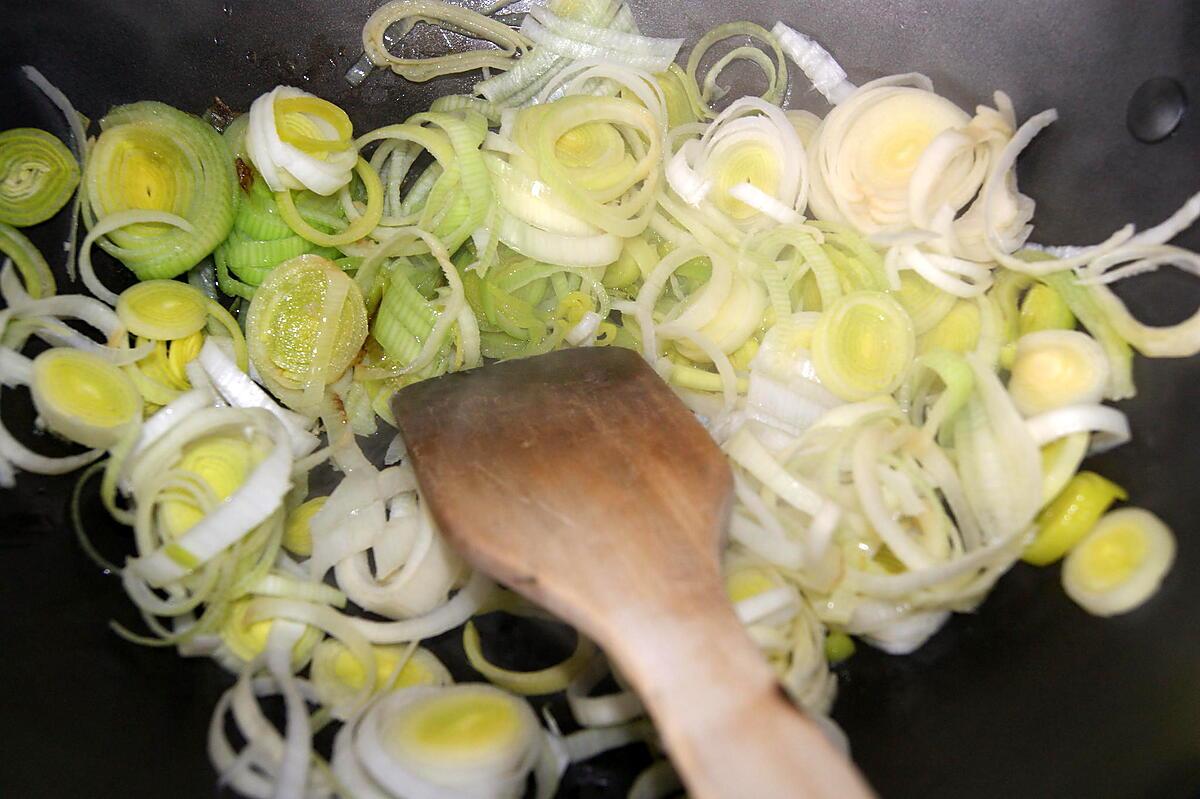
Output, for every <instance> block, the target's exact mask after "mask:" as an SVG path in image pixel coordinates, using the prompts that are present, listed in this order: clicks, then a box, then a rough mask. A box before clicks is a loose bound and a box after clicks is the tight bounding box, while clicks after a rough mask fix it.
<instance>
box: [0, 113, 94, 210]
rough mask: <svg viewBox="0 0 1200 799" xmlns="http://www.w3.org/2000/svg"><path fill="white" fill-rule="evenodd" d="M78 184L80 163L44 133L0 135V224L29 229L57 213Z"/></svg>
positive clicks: (18, 130) (15, 130)
mask: <svg viewBox="0 0 1200 799" xmlns="http://www.w3.org/2000/svg"><path fill="white" fill-rule="evenodd" d="M78 185H79V164H78V163H77V162H76V161H75V156H74V155H72V154H71V151H70V150H68V149H67V146H66V145H65V144H63V143H62V142H61V141H59V140H58V139H57V138H55V137H54V136H52V135H50V134H49V133H47V132H46V131H44V130H39V129H37V128H13V129H12V130H6V131H4V132H3V133H0V222H3V223H4V224H6V225H15V226H16V227H29V226H30V225H36V224H38V223H39V222H45V221H46V220H47V219H49V218H50V217H52V216H54V215H55V214H56V213H58V212H59V210H60V209H62V207H63V206H64V205H66V204H67V201H68V200H70V199H71V195H72V194H74V193H75V187H76V186H78Z"/></svg>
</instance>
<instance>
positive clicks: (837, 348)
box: [812, 291, 916, 402]
mask: <svg viewBox="0 0 1200 799" xmlns="http://www.w3.org/2000/svg"><path fill="white" fill-rule="evenodd" d="M915 350H916V337H915V336H914V334H913V326H912V320H911V319H909V317H908V314H907V313H906V312H905V311H904V308H903V307H901V305H900V303H898V302H896V300H894V299H892V298H891V297H890V296H888V295H887V294H883V293H881V292H875V291H859V292H854V293H851V294H847V295H846V296H844V297H842V298H841V299H839V300H838V301H837V302H835V303H833V305H832V306H831V307H830V308H829V309H828V310H826V311H825V312H824V313H823V314H822V315H821V320H820V321H819V322H818V323H817V327H816V329H815V330H814V331H813V346H812V353H813V364H814V365H815V366H816V370H817V376H818V377H820V379H821V384H822V385H823V386H825V388H827V389H829V390H830V391H832V392H833V393H834V394H836V395H837V396H839V397H841V398H842V399H844V400H846V401H848V402H857V401H859V400H864V399H869V398H870V397H874V396H878V395H880V394H891V393H892V392H893V391H895V390H896V389H897V388H899V387H900V384H901V383H903V382H904V378H905V376H906V375H907V373H908V369H909V367H910V366H911V364H912V361H913V356H914V354H915Z"/></svg>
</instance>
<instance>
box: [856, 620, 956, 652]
mask: <svg viewBox="0 0 1200 799" xmlns="http://www.w3.org/2000/svg"><path fill="white" fill-rule="evenodd" d="M949 618H950V614H949V613H948V612H947V611H944V610H938V611H924V612H921V611H908V612H905V613H902V614H897V615H896V617H895V618H893V619H891V620H890V621H889V622H888V623H887V624H886V625H879V626H877V627H873V628H870V631H869V632H868V631H867V629H863V625H862V624H861V623H858V622H856V623H854V624H852V625H851V628H850V629H853V630H854V631H855V632H856V634H857V635H859V637H861V638H862V639H863V640H864V641H866V642H867V643H869V644H870V645H871V646H873V647H875V648H876V649H881V650H883V651H884V652H887V653H888V654H889V655H907V654H909V653H911V652H915V651H916V650H917V649H919V648H920V647H921V645H922V644H924V643H925V642H926V641H928V640H929V639H930V638H932V637H933V634H934V633H936V632H937V631H938V630H940V629H941V628H942V625H944V624H945V623H946V621H947V620H949Z"/></svg>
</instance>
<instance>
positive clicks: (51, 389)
mask: <svg viewBox="0 0 1200 799" xmlns="http://www.w3.org/2000/svg"><path fill="white" fill-rule="evenodd" d="M32 378H33V379H32V382H31V384H30V388H31V390H32V393H33V403H34V406H35V407H37V410H38V414H39V415H40V416H41V418H42V420H43V421H44V422H45V423H46V426H47V427H49V428H50V429H51V430H53V431H54V432H55V433H58V434H59V435H61V436H63V437H64V438H67V439H70V440H71V441H75V442H78V443H80V444H83V445H84V446H88V447H104V448H107V447H111V446H113V445H115V444H116V443H117V441H118V440H120V439H121V437H122V436H124V435H125V434H126V432H127V431H128V430H130V428H132V427H134V426H135V425H137V424H138V423H140V422H141V418H142V397H141V394H139V393H138V390H137V388H136V387H135V386H134V385H133V383H132V382H130V380H129V378H128V377H127V376H126V375H125V373H124V372H122V371H121V370H120V369H119V368H118V367H116V366H114V365H113V364H112V363H110V362H109V361H107V360H105V359H104V358H102V357H100V356H98V355H96V354H94V353H90V352H83V351H80V350H74V349H66V348H61V347H60V348H54V349H49V350H46V351H45V352H43V353H42V354H41V355H39V356H38V357H37V358H35V359H34V360H33V374H32Z"/></svg>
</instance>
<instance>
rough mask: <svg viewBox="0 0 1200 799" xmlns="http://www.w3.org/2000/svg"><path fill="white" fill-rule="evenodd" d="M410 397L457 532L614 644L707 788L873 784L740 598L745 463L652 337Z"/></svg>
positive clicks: (748, 794)
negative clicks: (672, 372) (774, 660)
mask: <svg viewBox="0 0 1200 799" xmlns="http://www.w3.org/2000/svg"><path fill="white" fill-rule="evenodd" d="M393 408H394V410H395V413H396V420H397V422H398V423H399V426H400V433H401V435H402V436H403V437H404V440H405V443H406V444H407V446H408V452H409V454H410V455H411V457H412V462H413V466H414V468H415V469H416V474H417V481H418V483H419V484H420V487H421V491H422V493H423V496H424V498H425V501H426V502H428V503H429V507H430V509H431V510H432V512H433V517H434V519H435V520H436V521H437V523H438V525H439V526H440V528H441V530H442V532H443V533H444V534H445V536H446V537H447V539H448V540H449V541H450V542H451V543H452V544H453V545H454V546H455V547H457V548H458V550H459V551H460V552H461V553H462V554H463V556H464V557H466V559H467V560H468V561H469V562H470V563H472V564H473V565H474V566H475V567H477V568H480V569H482V570H484V571H485V572H487V573H488V574H491V575H492V576H493V577H495V578H496V579H497V580H499V581H500V582H501V583H503V584H505V585H507V586H509V587H510V588H512V589H513V590H514V591H517V592H519V593H521V594H524V595H525V596H526V597H528V598H529V599H531V600H533V601H534V602H536V603H538V604H539V605H541V606H543V607H545V608H547V609H549V610H551V611H553V612H554V613H556V614H557V615H559V616H560V617H561V618H563V619H564V620H566V621H568V622H570V623H571V624H573V625H575V626H576V628H578V629H579V630H580V631H582V632H583V633H584V634H585V635H588V636H590V637H591V638H592V639H593V640H595V641H596V642H597V643H599V644H600V646H602V647H603V648H604V650H605V651H606V652H607V653H608V655H609V657H610V658H611V659H612V660H613V661H614V662H615V663H616V665H617V666H618V667H619V668H620V670H621V672H622V673H623V674H624V676H625V677H626V678H627V679H628V680H629V682H630V683H631V684H632V685H633V687H634V688H635V689H636V690H637V692H638V693H639V695H640V696H641V697H642V699H643V701H644V702H645V704H646V707H647V709H648V710H649V712H650V715H651V716H652V717H653V719H654V721H655V723H656V724H657V726H658V730H659V731H660V733H661V735H662V738H663V742H664V744H665V746H666V748H667V750H668V752H669V753H670V755H671V758H672V760H673V762H674V764H675V766H676V768H678V769H679V771H680V773H681V775H682V777H683V780H684V783H685V784H686V785H687V788H688V790H689V791H690V792H691V795H692V796H694V797H698V798H699V799H784V797H788V798H789V799H790V798H792V797H820V798H821V799H833V797H837V799H853V798H855V797H867V796H870V795H871V794H870V790H869V789H868V788H867V786H866V784H865V782H864V781H863V780H862V778H861V777H860V776H859V775H858V774H857V772H856V771H855V770H854V767H853V766H851V765H850V764H849V763H848V762H847V761H846V759H845V758H844V757H843V756H842V755H841V754H840V753H839V752H838V751H837V750H836V749H835V748H834V747H833V746H831V745H830V744H829V743H828V741H827V740H826V739H825V737H824V735H823V734H822V733H821V731H820V730H819V729H818V728H817V726H816V725H815V724H814V723H813V722H812V721H810V720H809V719H808V718H806V717H805V716H804V715H802V714H801V713H800V712H799V711H797V710H796V709H795V708H794V706H793V705H792V703H791V702H790V701H789V700H788V698H787V697H786V696H785V695H784V694H783V692H782V689H781V688H780V687H779V685H778V683H777V682H776V680H775V677H774V675H773V673H772V671H771V669H770V667H769V666H768V665H767V663H766V661H765V660H764V659H763V658H762V656H761V655H760V654H759V652H758V651H757V649H756V647H755V645H754V644H753V642H752V641H751V640H750V638H749V637H748V636H747V635H746V633H745V631H744V629H743V628H742V625H741V623H740V622H739V621H738V619H737V617H736V615H735V614H734V612H733V609H732V607H731V606H730V604H729V602H728V600H727V598H726V595H725V592H724V589H723V584H722V580H721V574H720V565H719V562H718V555H719V553H720V549H721V540H722V532H723V530H724V527H725V522H726V518H727V515H728V509H729V499H730V493H731V485H732V478H731V475H730V471H729V466H728V464H727V463H726V460H725V457H724V455H722V453H721V451H720V450H719V449H718V448H717V446H716V444H714V442H713V441H712V439H711V438H710V437H709V435H708V433H706V432H705V430H704V428H703V427H701V426H700V424H699V423H698V422H697V421H696V419H695V417H694V416H693V415H692V414H691V412H689V411H688V409H687V408H686V407H685V406H684V405H683V403H682V402H680V401H679V399H678V398H677V397H676V396H675V395H674V394H673V393H672V392H671V390H670V389H669V388H668V387H667V386H666V384H664V383H663V382H662V380H660V379H659V377H658V376H657V375H656V374H655V373H654V371H653V370H652V369H651V368H650V367H649V366H648V365H647V364H646V362H645V361H643V360H642V359H641V358H640V357H639V356H638V355H637V354H636V353H634V352H631V351H629V350H624V349H618V348H592V349H581V350H563V351H559V352H555V353H551V354H549V355H542V356H539V357H536V358H529V359H526V360H519V361H509V362H506V363H501V364H497V365H494V366H485V367H483V368H481V369H476V370H473V371H469V372H459V373H455V374H449V375H446V376H444V377H439V378H436V379H434V380H427V381H424V382H420V383H416V384H414V385H412V386H409V387H407V388H405V389H404V390H402V391H400V392H399V393H398V394H397V395H396V398H395V400H394V403H393Z"/></svg>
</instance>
